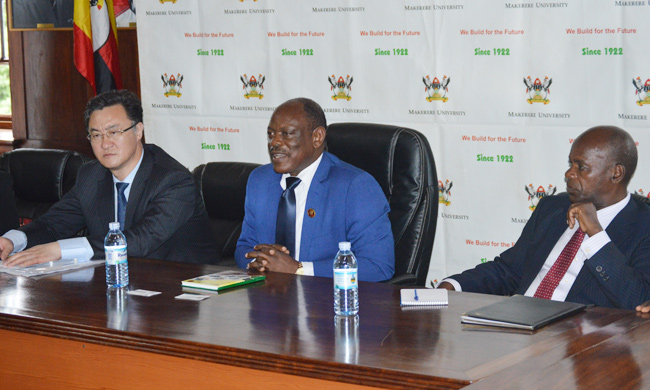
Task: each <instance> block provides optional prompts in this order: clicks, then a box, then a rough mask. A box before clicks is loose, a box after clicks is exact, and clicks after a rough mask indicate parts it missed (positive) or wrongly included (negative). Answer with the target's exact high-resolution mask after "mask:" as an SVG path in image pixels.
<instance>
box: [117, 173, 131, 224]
mask: <svg viewBox="0 0 650 390" xmlns="http://www.w3.org/2000/svg"><path fill="white" fill-rule="evenodd" d="M128 186H129V183H122V182H117V183H115V187H117V222H119V223H120V230H124V220H125V219H126V196H125V195H124V190H126V187H128Z"/></svg>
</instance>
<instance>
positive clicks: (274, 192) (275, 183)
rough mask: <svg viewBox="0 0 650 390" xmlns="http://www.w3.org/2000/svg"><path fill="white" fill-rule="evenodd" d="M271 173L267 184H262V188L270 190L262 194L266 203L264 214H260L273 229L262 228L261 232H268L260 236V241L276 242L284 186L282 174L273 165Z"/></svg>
mask: <svg viewBox="0 0 650 390" xmlns="http://www.w3.org/2000/svg"><path fill="white" fill-rule="evenodd" d="M270 169H271V175H270V176H268V181H267V182H266V185H265V186H262V190H266V191H268V192H267V194H264V195H263V196H261V198H262V199H263V202H264V204H263V205H262V207H261V210H263V213H264V215H263V216H260V217H259V218H260V220H261V221H266V223H267V224H268V226H271V227H272V228H271V229H266V228H265V229H261V232H263V233H265V234H268V236H266V237H260V242H272V243H275V227H276V226H275V225H276V223H277V219H278V204H279V203H280V197H281V196H282V187H280V180H281V179H282V175H281V174H279V173H276V172H275V171H273V168H272V167H271V168H270Z"/></svg>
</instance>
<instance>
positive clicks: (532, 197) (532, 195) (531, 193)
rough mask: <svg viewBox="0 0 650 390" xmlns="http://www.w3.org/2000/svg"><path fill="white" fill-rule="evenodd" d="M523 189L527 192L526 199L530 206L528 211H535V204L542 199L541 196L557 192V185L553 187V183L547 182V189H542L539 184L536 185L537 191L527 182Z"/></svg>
mask: <svg viewBox="0 0 650 390" xmlns="http://www.w3.org/2000/svg"><path fill="white" fill-rule="evenodd" d="M524 189H525V190H526V193H527V194H528V201H529V202H530V206H529V207H528V208H529V209H530V211H535V208H536V207H537V204H538V203H539V201H540V200H542V198H543V197H545V196H551V195H554V194H555V193H556V192H557V187H554V186H553V184H549V185H548V188H547V189H544V187H542V186H539V187H537V191H535V190H534V189H533V185H532V184H529V185H528V186H524Z"/></svg>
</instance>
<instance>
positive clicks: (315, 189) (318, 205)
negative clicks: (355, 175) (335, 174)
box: [300, 152, 332, 259]
mask: <svg viewBox="0 0 650 390" xmlns="http://www.w3.org/2000/svg"><path fill="white" fill-rule="evenodd" d="M331 167H332V160H331V159H330V156H329V154H328V153H327V152H323V158H322V160H321V162H320V165H319V166H318V169H317V170H316V174H315V175H314V178H313V180H312V181H311V185H310V186H309V193H308V194H307V203H306V204H305V211H304V215H303V220H302V233H301V236H300V257H301V258H303V259H307V258H310V249H311V248H312V247H313V245H312V240H313V239H314V237H316V236H318V229H319V228H320V227H321V226H322V223H320V221H321V220H322V218H323V216H324V215H325V201H326V195H327V178H328V176H329V172H330V168H331ZM309 209H313V210H314V212H315V214H314V217H310V216H309Z"/></svg>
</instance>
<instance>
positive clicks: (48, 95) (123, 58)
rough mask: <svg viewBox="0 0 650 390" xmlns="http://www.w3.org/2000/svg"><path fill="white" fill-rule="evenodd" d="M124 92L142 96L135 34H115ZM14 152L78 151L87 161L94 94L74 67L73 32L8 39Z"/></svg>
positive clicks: (28, 34) (21, 33)
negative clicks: (87, 117) (86, 114)
mask: <svg viewBox="0 0 650 390" xmlns="http://www.w3.org/2000/svg"><path fill="white" fill-rule="evenodd" d="M118 42H119V51H120V66H121V69H122V79H123V82H124V88H126V89H130V90H132V91H134V92H135V93H136V94H138V96H140V75H139V71H138V50H137V46H138V45H137V35H136V30H135V29H123V30H118ZM9 47H10V57H9V66H10V68H9V69H10V77H11V89H12V111H13V119H14V120H13V134H14V146H15V147H17V148H18V147H34V148H58V149H69V150H76V151H78V152H81V153H83V154H86V155H88V156H90V157H92V156H93V154H92V149H91V148H90V145H89V143H88V140H87V139H86V132H85V129H84V122H83V111H84V108H85V105H86V102H87V101H88V100H89V99H90V98H91V97H92V96H93V92H92V89H91V88H90V85H89V84H88V83H87V82H86V80H85V79H84V78H83V77H82V76H81V75H80V74H79V72H77V69H76V68H75V66H74V58H73V50H74V41H73V37H72V30H53V31H12V32H10V33H9Z"/></svg>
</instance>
